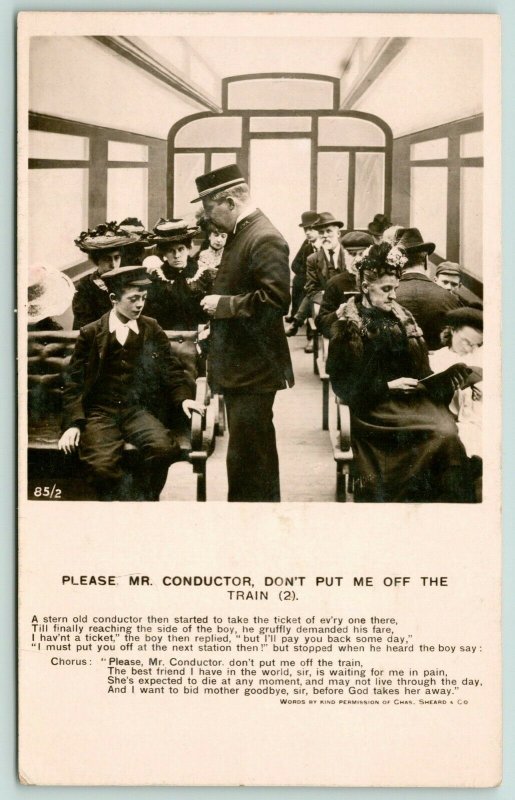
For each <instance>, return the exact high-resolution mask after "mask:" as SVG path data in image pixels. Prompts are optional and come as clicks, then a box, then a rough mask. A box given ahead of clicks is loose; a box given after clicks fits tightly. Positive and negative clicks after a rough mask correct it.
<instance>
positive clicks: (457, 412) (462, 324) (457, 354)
mask: <svg viewBox="0 0 515 800" xmlns="http://www.w3.org/2000/svg"><path fill="white" fill-rule="evenodd" d="M441 339H442V343H443V344H444V345H445V346H444V347H442V348H440V349H439V350H435V352H434V353H431V355H430V356H429V363H430V364H431V368H432V369H433V370H434V371H435V372H441V371H442V370H444V369H446V368H447V367H449V366H450V365H451V364H455V363H456V362H457V361H462V362H463V363H465V364H467V366H469V367H471V368H472V369H475V371H477V376H476V377H477V382H476V383H474V384H472V385H470V386H466V387H463V388H461V389H457V390H456V391H455V392H454V395H453V397H452V400H451V402H450V405H449V408H450V411H451V413H452V415H453V416H454V418H455V419H456V423H457V425H458V431H459V435H460V439H461V441H462V442H463V444H464V445H465V450H466V451H467V455H468V457H469V459H470V466H471V471H472V473H473V476H474V478H475V480H476V498H477V499H479V497H480V489H481V486H480V477H481V474H482V463H483V462H482V457H483V437H482V411H483V409H482V406H483V403H482V399H483V393H482V380H481V379H482V367H483V357H482V356H483V348H482V345H483V312H482V311H481V310H479V309H477V308H457V309H455V310H454V311H449V312H448V314H447V317H446V327H445V328H444V329H443V331H442V334H441ZM469 381H470V379H469Z"/></svg>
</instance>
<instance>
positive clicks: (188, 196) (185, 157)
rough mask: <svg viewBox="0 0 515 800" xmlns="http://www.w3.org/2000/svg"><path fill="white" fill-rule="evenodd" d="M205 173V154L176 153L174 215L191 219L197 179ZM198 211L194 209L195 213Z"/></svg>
mask: <svg viewBox="0 0 515 800" xmlns="http://www.w3.org/2000/svg"><path fill="white" fill-rule="evenodd" d="M203 172H205V158H204V153H176V154H175V158H174V171H173V185H174V209H175V210H174V215H175V216H176V217H190V216H191V214H192V208H193V206H192V205H191V200H192V199H193V197H194V196H195V195H194V188H193V187H194V186H195V178H196V177H197V175H202V173H203ZM195 210H196V209H194V211H195Z"/></svg>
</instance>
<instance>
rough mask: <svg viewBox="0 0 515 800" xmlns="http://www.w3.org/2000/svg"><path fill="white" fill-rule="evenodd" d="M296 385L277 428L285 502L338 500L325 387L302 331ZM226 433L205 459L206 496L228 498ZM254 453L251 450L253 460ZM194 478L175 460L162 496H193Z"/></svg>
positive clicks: (286, 395) (294, 348)
mask: <svg viewBox="0 0 515 800" xmlns="http://www.w3.org/2000/svg"><path fill="white" fill-rule="evenodd" d="M288 341H289V344H290V351H291V356H292V362H293V370H294V374H295V386H294V387H293V389H287V390H285V391H281V392H278V393H277V397H276V401H275V404H274V421H275V429H276V432H277V441H278V450H279V464H280V473H281V496H282V500H283V502H313V501H316V502H329V503H330V502H334V499H335V482H336V476H335V464H334V461H333V456H332V447H331V443H330V439H329V433H328V432H327V431H323V430H322V385H321V382H320V379H319V378H318V376H317V375H315V374H314V373H313V357H312V356H311V355H308V354H306V353H305V352H304V346H305V344H306V338H305V336H304V335H302V332H300V333H299V334H297V336H295V337H292V338H290V339H289V340H288ZM227 436H228V434H227V432H226V433H225V435H224V436H221V437H217V439H216V447H215V451H214V453H213V455H212V456H211V457H210V458H209V460H208V462H207V499H208V500H222V501H225V500H226V498H227V475H226V469H225V455H226V450H227ZM251 457H252V454H251V453H249V458H251ZM195 492H196V478H195V476H194V475H193V473H192V469H191V466H190V465H189V464H183V463H181V464H175V465H174V466H173V467H172V468H171V469H170V472H169V475H168V481H167V483H166V486H165V488H164V490H163V492H162V494H161V500H195Z"/></svg>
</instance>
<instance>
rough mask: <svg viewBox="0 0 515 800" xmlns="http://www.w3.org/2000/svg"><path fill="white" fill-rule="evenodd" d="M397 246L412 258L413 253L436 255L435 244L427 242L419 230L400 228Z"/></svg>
mask: <svg viewBox="0 0 515 800" xmlns="http://www.w3.org/2000/svg"><path fill="white" fill-rule="evenodd" d="M395 244H396V245H397V246H398V247H402V249H403V250H405V251H406V253H407V255H408V256H410V255H411V254H412V253H427V254H428V255H431V253H434V249H435V245H434V243H433V242H425V241H424V240H423V238H422V234H421V233H420V231H419V229H418V228H399V230H398V231H397V237H396V241H395Z"/></svg>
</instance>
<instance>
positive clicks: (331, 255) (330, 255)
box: [329, 250, 336, 270]
mask: <svg viewBox="0 0 515 800" xmlns="http://www.w3.org/2000/svg"><path fill="white" fill-rule="evenodd" d="M329 261H330V266H331V269H334V270H335V269H336V264H335V263H334V250H329Z"/></svg>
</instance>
